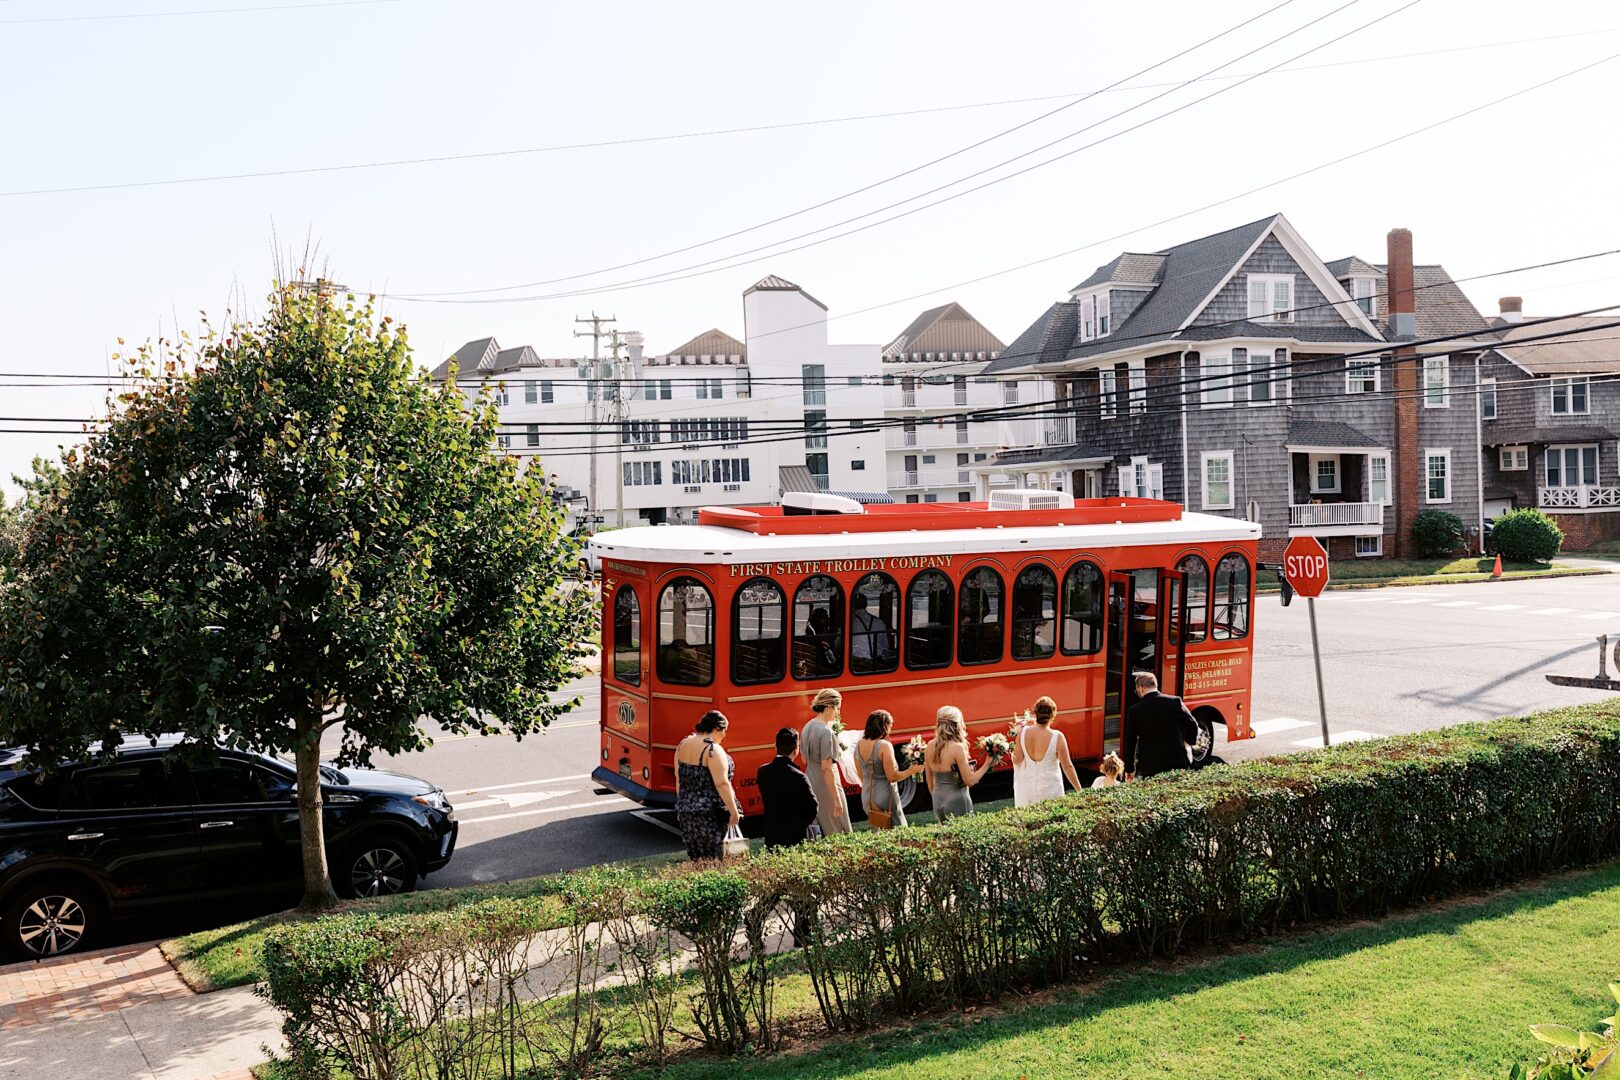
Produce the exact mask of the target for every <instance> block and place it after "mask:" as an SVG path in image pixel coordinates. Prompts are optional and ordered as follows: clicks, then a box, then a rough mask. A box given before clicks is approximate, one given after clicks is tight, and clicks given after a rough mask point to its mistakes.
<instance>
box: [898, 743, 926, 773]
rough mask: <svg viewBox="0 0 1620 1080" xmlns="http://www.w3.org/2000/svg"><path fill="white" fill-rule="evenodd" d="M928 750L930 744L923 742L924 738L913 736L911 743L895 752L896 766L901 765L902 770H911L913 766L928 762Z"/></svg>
mask: <svg viewBox="0 0 1620 1080" xmlns="http://www.w3.org/2000/svg"><path fill="white" fill-rule="evenodd" d="M927 749H928V744H927V743H926V742H924V741H923V737H922V736H921V735H913V736H912V737H911V741H910V742H908V743H906V745H904V746H902V747H900V748H899V749H898V750H896V751H895V752H894V756H895V758H896V761H895V764H897V765H899V766H900V767H901V768H902V769H909V768H911V767H912V766H913V765H921V764H922V763H923V762H924V761H926V760H927V758H926V757H925V756H924V755H925V754H926V753H927Z"/></svg>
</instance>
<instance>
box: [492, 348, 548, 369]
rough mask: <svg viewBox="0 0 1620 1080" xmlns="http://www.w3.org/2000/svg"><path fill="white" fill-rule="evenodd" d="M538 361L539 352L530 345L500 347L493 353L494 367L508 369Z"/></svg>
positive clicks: (530, 364) (531, 364) (533, 363)
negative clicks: (512, 347) (508, 347)
mask: <svg viewBox="0 0 1620 1080" xmlns="http://www.w3.org/2000/svg"><path fill="white" fill-rule="evenodd" d="M539 362H540V354H539V353H537V352H535V351H534V349H533V347H532V346H529V345H519V346H518V347H517V348H515V349H502V350H501V351H500V352H498V353H496V354H495V363H494V365H493V366H494V369H495V370H496V371H508V370H510V369H512V368H516V367H526V366H533V365H535V364H538V363H539Z"/></svg>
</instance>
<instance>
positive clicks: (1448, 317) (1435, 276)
mask: <svg viewBox="0 0 1620 1080" xmlns="http://www.w3.org/2000/svg"><path fill="white" fill-rule="evenodd" d="M1358 261H1359V260H1358ZM1372 269H1373V270H1374V271H1375V272H1376V273H1377V274H1378V311H1380V312H1381V313H1383V315H1384V317H1383V318H1382V319H1380V320H1378V329H1379V330H1380V331H1382V332H1383V333H1384V334H1385V335H1386V336H1387V335H1388V334H1389V332H1390V330H1389V276H1388V269H1387V268H1386V267H1385V266H1384V265H1383V264H1379V265H1376V266H1373V267H1372ZM1412 307H1413V308H1414V309H1416V313H1417V319H1416V322H1417V330H1416V333H1417V336H1418V337H1419V338H1420V339H1421V338H1431V337H1445V336H1447V335H1451V334H1473V333H1478V334H1480V336H1482V337H1488V336H1490V334H1489V331H1490V323H1488V322H1486V321H1485V316H1483V315H1481V314H1480V313H1479V309H1478V308H1476V307H1475V306H1474V302H1473V301H1472V300H1470V299H1468V297H1467V295H1466V294H1464V293H1463V291H1462V289H1461V288H1460V287H1459V286H1458V285H1457V283H1456V282H1455V281H1453V280H1451V275H1450V274H1448V273H1446V268H1445V267H1443V266H1441V265H1439V264H1438V263H1432V264H1425V265H1417V266H1413V267H1412Z"/></svg>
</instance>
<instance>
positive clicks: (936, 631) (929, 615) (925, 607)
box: [906, 570, 956, 671]
mask: <svg viewBox="0 0 1620 1080" xmlns="http://www.w3.org/2000/svg"><path fill="white" fill-rule="evenodd" d="M955 610H956V605H955V604H954V603H953V597H952V589H951V579H950V578H948V577H946V576H945V575H944V574H942V573H940V572H939V571H938V570H924V571H923V572H922V573H920V574H918V575H917V576H916V577H914V578H912V579H911V584H910V585H908V586H906V667H908V668H910V669H911V670H913V671H923V670H926V669H928V668H937V667H945V666H946V665H947V664H949V663H950V662H951V616H952V615H953V614H955Z"/></svg>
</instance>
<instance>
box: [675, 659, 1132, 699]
mask: <svg viewBox="0 0 1620 1080" xmlns="http://www.w3.org/2000/svg"><path fill="white" fill-rule="evenodd" d="M1100 667H1102V665H1101V664H1079V665H1073V664H1065V665H1063V666H1061V667H1040V668H1020V669H1015V670H1013V671H979V672H975V673H973V674H971V675H947V676H944V677H943V678H938V679H901V680H899V681H897V682H880V683H855V684H854V685H845V686H840V687H838V692H839V693H841V694H854V693H858V692H860V691H862V690H893V689H895V688H897V687H901V686H932V685H936V684H938V683H954V682H967V681H969V680H972V679H999V678H1002V677H1006V676H1021V675H1049V674H1051V673H1052V672H1054V671H1091V670H1093V669H1094V668H1100ZM811 693H814V690H813V689H812V688H810V687H808V686H807V687H805V688H804V689H803V690H790V691H787V692H785V693H776V694H738V695H737V696H736V697H728V698H726V701H727V702H728V703H731V702H738V701H777V700H780V699H782V698H796V697H803V696H804V695H806V694H811ZM653 696H654V697H657V696H659V695H656V694H655V695H653Z"/></svg>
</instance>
